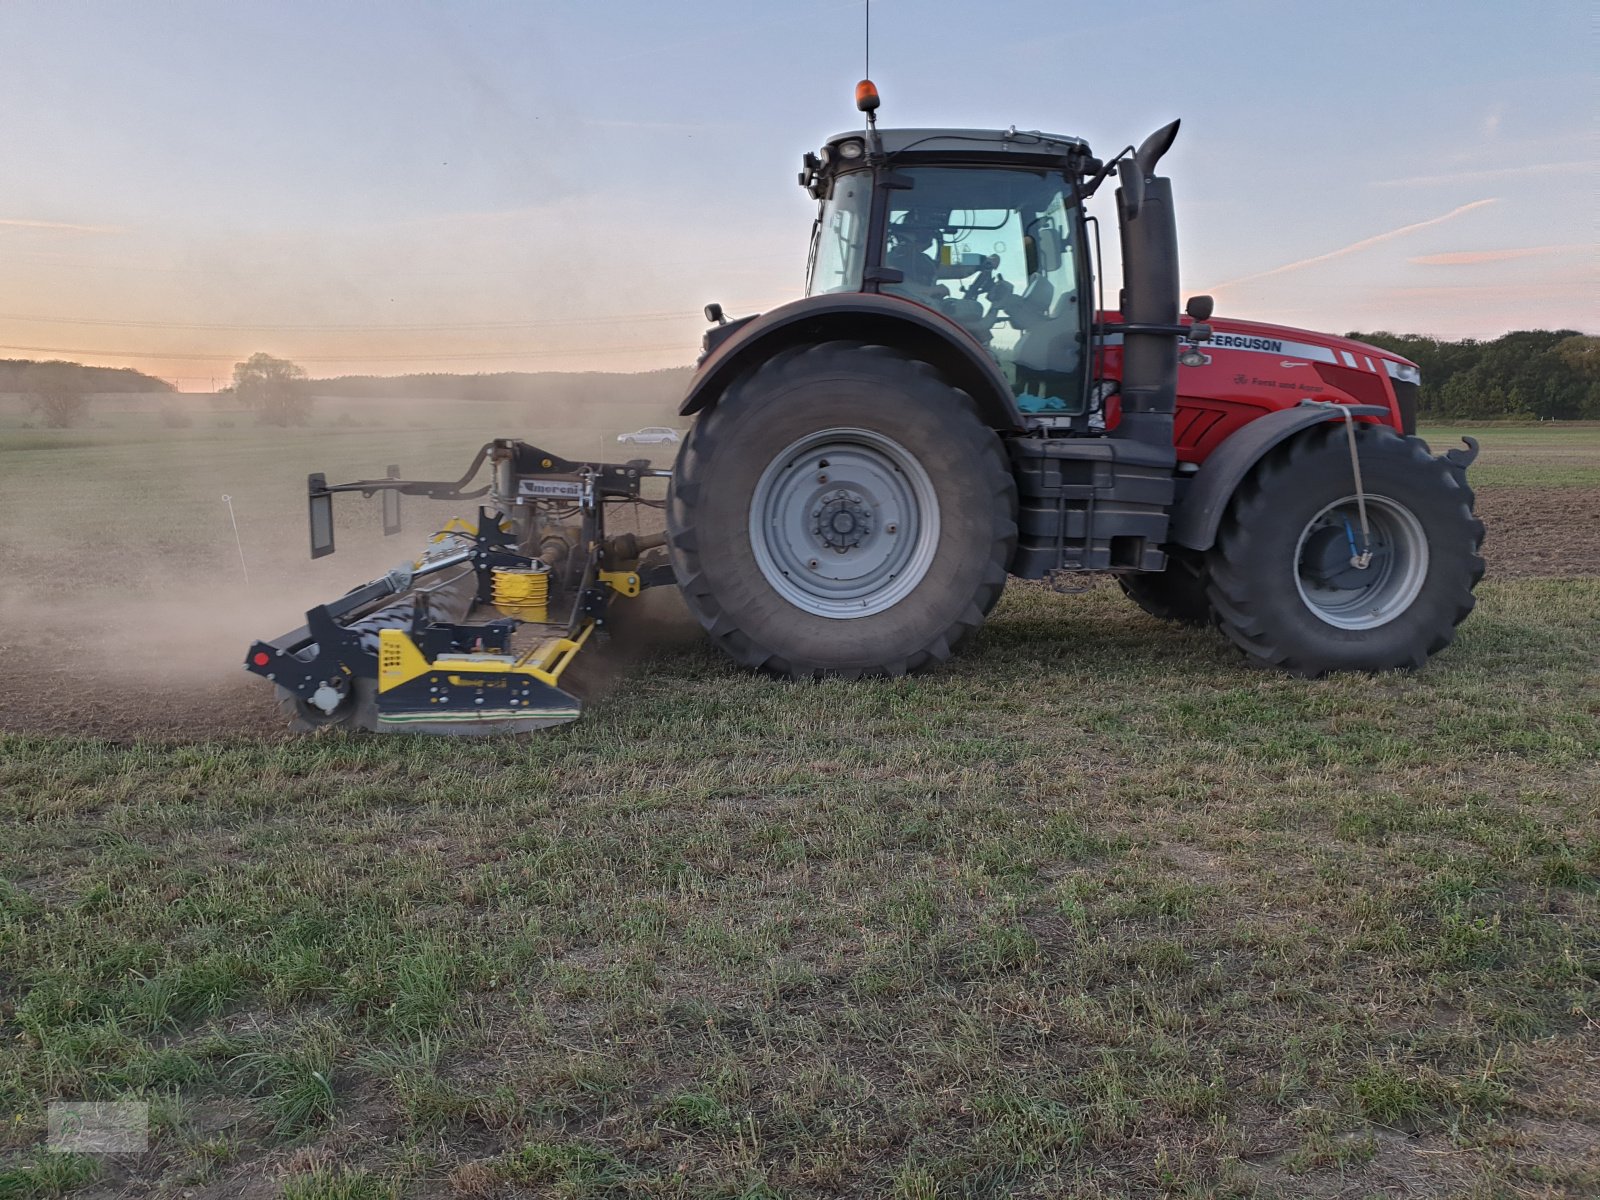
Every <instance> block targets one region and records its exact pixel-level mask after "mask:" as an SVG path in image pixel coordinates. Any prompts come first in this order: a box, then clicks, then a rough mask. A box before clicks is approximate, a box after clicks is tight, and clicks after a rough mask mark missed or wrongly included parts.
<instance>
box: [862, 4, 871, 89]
mask: <svg viewBox="0 0 1600 1200" xmlns="http://www.w3.org/2000/svg"><path fill="white" fill-rule="evenodd" d="M865 7H866V22H865V26H866V27H865V30H864V31H863V35H862V41H863V42H864V43H865V53H864V54H863V56H862V57H863V58H865V60H866V61H865V62H864V63H862V70H861V77H862V78H863V79H871V78H872V0H867V2H866V6H865Z"/></svg>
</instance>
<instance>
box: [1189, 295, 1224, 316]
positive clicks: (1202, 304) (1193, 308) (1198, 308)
mask: <svg viewBox="0 0 1600 1200" xmlns="http://www.w3.org/2000/svg"><path fill="white" fill-rule="evenodd" d="M1216 307H1217V302H1216V301H1215V300H1213V299H1212V298H1211V297H1210V296H1190V297H1189V303H1187V304H1185V305H1184V306H1183V311H1184V312H1186V313H1188V314H1189V319H1190V320H1191V321H1209V320H1211V314H1212V313H1213V312H1214V311H1215V310H1216Z"/></svg>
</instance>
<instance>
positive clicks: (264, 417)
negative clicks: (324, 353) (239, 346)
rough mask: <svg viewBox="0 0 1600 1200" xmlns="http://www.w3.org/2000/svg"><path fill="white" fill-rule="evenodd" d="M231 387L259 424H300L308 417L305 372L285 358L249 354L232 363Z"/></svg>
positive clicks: (309, 414) (309, 415) (308, 397)
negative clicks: (254, 415) (254, 413)
mask: <svg viewBox="0 0 1600 1200" xmlns="http://www.w3.org/2000/svg"><path fill="white" fill-rule="evenodd" d="M233 391H234V394H235V395H237V396H238V397H239V399H240V401H241V402H242V403H243V404H244V406H245V407H246V408H252V409H254V410H255V412H256V419H257V420H258V421H260V422H261V424H263V425H280V426H286V425H304V424H305V423H306V422H307V421H309V420H310V419H311V393H310V392H309V391H307V390H306V373H305V371H304V370H302V369H301V368H300V367H298V366H296V365H295V364H294V363H292V362H290V361H289V360H288V359H286V358H273V357H272V355H270V354H252V355H251V356H250V357H249V358H247V359H245V361H244V362H242V363H235V364H234V365H233Z"/></svg>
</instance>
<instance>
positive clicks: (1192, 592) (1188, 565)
mask: <svg viewBox="0 0 1600 1200" xmlns="http://www.w3.org/2000/svg"><path fill="white" fill-rule="evenodd" d="M1117 584H1118V586H1119V587H1121V588H1122V592H1123V595H1125V596H1127V597H1128V599H1130V600H1132V601H1133V602H1134V603H1135V604H1137V605H1138V606H1139V607H1140V608H1142V609H1144V611H1145V612H1147V613H1149V614H1150V615H1151V616H1152V617H1158V618H1160V619H1161V620H1163V621H1176V622H1177V623H1178V624H1179V625H1209V624H1211V601H1210V600H1208V599H1207V598H1206V579H1205V566H1204V563H1203V562H1202V561H1201V560H1200V559H1198V558H1195V557H1192V556H1190V555H1189V554H1188V553H1178V554H1170V553H1169V554H1168V556H1167V569H1166V570H1165V571H1138V572H1133V573H1131V574H1127V575H1119V576H1118V577H1117Z"/></svg>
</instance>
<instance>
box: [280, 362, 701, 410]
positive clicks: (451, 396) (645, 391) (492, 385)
mask: <svg viewBox="0 0 1600 1200" xmlns="http://www.w3.org/2000/svg"><path fill="white" fill-rule="evenodd" d="M689 374H690V370H689V368H688V367H668V368H665V369H663V370H659V371H638V372H629V373H623V372H611V371H497V372H494V373H491V374H484V375H448V374H443V373H424V374H415V375H340V376H337V377H335V378H333V379H316V380H313V381H312V383H311V390H312V391H314V392H315V393H316V394H317V395H319V396H341V397H346V398H349V399H371V400H537V401H540V402H542V403H558V404H559V403H563V402H570V403H575V404H586V403H591V402H594V401H608V400H634V401H640V400H655V399H657V398H658V397H659V398H663V399H670V398H672V397H673V396H675V395H677V394H679V393H681V392H682V391H683V388H684V385H685V384H686V383H687V382H688V380H689Z"/></svg>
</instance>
